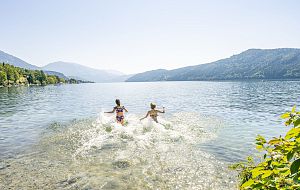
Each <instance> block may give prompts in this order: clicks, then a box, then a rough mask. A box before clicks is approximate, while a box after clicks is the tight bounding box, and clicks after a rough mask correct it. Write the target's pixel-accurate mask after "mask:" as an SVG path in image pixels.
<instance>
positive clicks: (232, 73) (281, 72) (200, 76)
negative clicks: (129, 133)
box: [126, 48, 300, 82]
mask: <svg viewBox="0 0 300 190" xmlns="http://www.w3.org/2000/svg"><path fill="white" fill-rule="evenodd" d="M295 78H300V49H295V48H279V49H249V50H246V51H244V52H242V53H240V54H237V55H233V56H231V57H229V58H226V59H221V60H218V61H215V62H212V63H207V64H200V65H195V66H188V67H183V68H178V69H173V70H164V69H158V70H153V71H147V72H144V73H139V74H136V75H134V76H132V77H130V78H129V79H127V80H126V81H127V82H147V81H197V80H243V79H295Z"/></svg>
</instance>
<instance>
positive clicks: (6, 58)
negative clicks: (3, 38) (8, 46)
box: [0, 50, 40, 70]
mask: <svg viewBox="0 0 300 190" xmlns="http://www.w3.org/2000/svg"><path fill="white" fill-rule="evenodd" d="M0 62H1V63H3V62H4V63H9V64H12V65H14V66H15V67H21V68H24V69H32V70H39V69H40V68H39V67H37V66H35V65H31V64H29V63H27V62H26V61H23V60H22V59H20V58H17V57H15V56H12V55H10V54H8V53H5V52H3V51H1V50H0Z"/></svg>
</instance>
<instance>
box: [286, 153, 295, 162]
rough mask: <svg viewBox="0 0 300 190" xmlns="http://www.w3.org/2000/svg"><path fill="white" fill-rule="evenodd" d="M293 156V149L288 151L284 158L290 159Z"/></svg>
mask: <svg viewBox="0 0 300 190" xmlns="http://www.w3.org/2000/svg"><path fill="white" fill-rule="evenodd" d="M293 157H294V152H293V151H291V152H289V153H288V154H287V155H286V158H287V160H288V161H290V160H291V159H292V158H293Z"/></svg>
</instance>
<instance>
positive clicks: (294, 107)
mask: <svg viewBox="0 0 300 190" xmlns="http://www.w3.org/2000/svg"><path fill="white" fill-rule="evenodd" d="M295 111H296V105H294V106H293V108H292V113H295Z"/></svg>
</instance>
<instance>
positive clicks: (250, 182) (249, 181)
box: [242, 179, 254, 188]
mask: <svg viewBox="0 0 300 190" xmlns="http://www.w3.org/2000/svg"><path fill="white" fill-rule="evenodd" d="M253 183H254V181H253V179H249V180H248V181H246V182H245V183H244V184H243V185H242V187H243V188H249V187H250V186H251V185H252V184H253Z"/></svg>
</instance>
